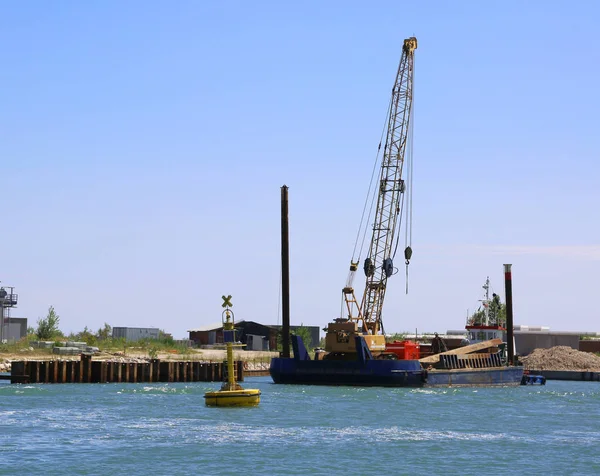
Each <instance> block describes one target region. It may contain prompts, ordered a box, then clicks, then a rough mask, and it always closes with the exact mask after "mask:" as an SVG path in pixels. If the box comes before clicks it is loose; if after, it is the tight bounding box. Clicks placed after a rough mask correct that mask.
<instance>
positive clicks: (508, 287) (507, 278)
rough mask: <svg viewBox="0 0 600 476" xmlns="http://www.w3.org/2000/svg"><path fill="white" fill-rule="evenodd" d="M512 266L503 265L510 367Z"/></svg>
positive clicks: (511, 351)
mask: <svg viewBox="0 0 600 476" xmlns="http://www.w3.org/2000/svg"><path fill="white" fill-rule="evenodd" d="M511 267H512V264H505V265H504V287H505V291H506V340H507V349H508V355H507V360H508V363H509V364H510V365H514V363H515V346H514V342H515V341H514V333H513V302H512V271H511Z"/></svg>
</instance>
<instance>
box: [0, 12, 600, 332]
mask: <svg viewBox="0 0 600 476" xmlns="http://www.w3.org/2000/svg"><path fill="white" fill-rule="evenodd" d="M599 14H600V6H599V5H598V4H597V3H596V2H592V1H581V2H576V3H573V4H569V5H567V4H566V3H564V2H550V1H545V2H542V1H537V2H534V1H532V2H467V1H464V2H452V3H451V2H426V3H425V2H371V3H370V4H367V3H366V2H341V1H340V2H335V1H330V2H318V1H306V2H266V1H258V2H231V1H222V2H195V1H189V2H185V1H180V2H155V1H144V2H141V1H131V2H75V1H59V2H29V3H27V4H23V3H8V2H5V3H2V4H0V45H1V46H0V57H1V58H2V68H1V70H0V104H1V113H0V163H1V165H2V177H3V180H2V185H1V186H0V191H1V195H0V197H1V199H2V205H3V214H4V220H3V227H2V234H1V235H2V240H1V243H2V249H3V259H2V267H1V268H0V270H1V271H0V280H1V281H2V284H3V285H9V286H15V287H16V292H18V293H19V295H20V305H19V308H18V309H16V310H15V311H14V312H13V314H12V315H13V316H24V317H28V318H29V319H30V324H35V321H36V320H37V318H39V317H43V316H44V315H45V313H46V310H47V308H48V306H50V305H53V306H54V307H55V308H56V310H57V312H58V313H59V315H60V316H61V328H62V330H63V331H65V332H70V331H78V330H81V329H83V327H84V326H88V327H89V328H92V329H97V328H99V327H101V326H102V325H103V323H104V322H107V323H109V324H110V325H112V326H153V327H160V328H162V329H165V330H166V331H167V332H171V333H172V334H173V335H174V336H175V337H185V336H187V334H186V330H187V329H190V328H193V327H198V326H201V325H205V324H208V323H212V322H215V321H218V320H220V312H221V307H220V304H221V298H220V297H221V295H222V294H232V295H233V303H234V310H235V311H236V317H237V319H247V320H255V321H258V322H263V323H266V324H271V323H276V322H278V321H279V320H280V313H279V307H280V306H279V279H280V248H279V244H280V237H279V231H280V215H279V213H280V202H279V197H280V187H281V185H283V184H287V185H288V186H289V187H290V192H289V193H290V247H291V257H290V262H291V317H292V321H293V323H297V324H300V323H303V324H305V325H318V326H321V327H324V326H325V325H326V323H327V322H328V321H329V320H330V319H332V318H334V317H338V315H339V312H340V296H341V288H342V287H343V285H344V282H345V279H346V275H347V268H348V264H349V260H350V258H351V255H352V249H353V246H354V240H355V235H356V230H357V227H358V224H359V221H360V214H361V211H362V206H363V202H364V198H365V194H366V191H367V187H368V184H369V180H370V174H371V168H372V164H373V160H374V157H375V154H376V150H377V144H378V142H379V137H380V133H381V129H382V126H383V123H384V120H385V113H386V108H387V104H388V101H389V95H390V92H391V87H392V84H393V81H394V76H395V73H396V69H397V65H398V61H399V59H400V53H401V47H402V42H403V40H404V38H407V37H409V36H413V35H414V36H416V37H417V38H418V41H419V46H418V49H417V51H416V53H415V55H416V59H415V63H416V68H415V102H414V108H415V109H414V111H415V115H414V119H415V121H414V161H415V183H414V232H413V250H414V254H413V260H412V264H411V269H410V281H409V287H410V292H409V294H408V295H405V293H404V287H405V280H404V277H403V274H404V273H403V269H401V271H402V272H401V273H399V274H398V275H396V276H394V277H393V278H391V279H390V281H389V282H388V292H387V296H386V302H385V305H384V324H385V327H386V331H388V332H402V331H411V330H414V329H415V328H417V329H418V330H419V332H421V331H445V330H446V329H459V328H462V327H463V326H464V321H465V317H466V313H467V310H468V309H470V310H473V309H474V308H475V307H476V306H477V300H478V299H480V298H481V297H482V292H483V290H482V289H481V285H483V283H484V281H485V278H486V276H489V277H490V279H491V281H492V286H493V288H494V291H496V292H500V293H501V295H502V296H503V295H504V282H503V274H502V264H503V263H512V264H513V296H514V314H515V322H516V323H518V324H529V325H548V326H550V327H551V328H552V329H553V330H590V331H600V328H599V326H598V317H599V315H598V310H597V306H595V305H594V297H595V295H596V293H597V288H596V286H597V283H598V274H599V271H600V225H599V223H598V218H597V217H598V206H599V205H600V192H599V191H598V184H599V182H600V180H599V179H600V165H598V160H597V159H598V151H599V150H600V140H599V139H598V125H599V120H598V110H600V94H599V93H598V85H599V84H600V33H598V30H597V18H599ZM362 282H363V278H362V277H360V276H359V277H358V278H357V280H356V283H355V286H356V288H357V289H358V290H360V289H361V288H362ZM359 294H360V291H359Z"/></svg>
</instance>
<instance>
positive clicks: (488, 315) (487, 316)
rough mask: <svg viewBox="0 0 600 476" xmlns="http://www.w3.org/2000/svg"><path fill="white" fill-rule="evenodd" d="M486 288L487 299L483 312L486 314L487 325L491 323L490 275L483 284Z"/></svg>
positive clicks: (484, 302) (484, 301)
mask: <svg viewBox="0 0 600 476" xmlns="http://www.w3.org/2000/svg"><path fill="white" fill-rule="evenodd" d="M483 289H485V299H484V300H483V301H482V302H483V314H484V316H485V325H486V326H489V325H490V277H489V276H488V277H487V279H486V280H485V284H484V285H483Z"/></svg>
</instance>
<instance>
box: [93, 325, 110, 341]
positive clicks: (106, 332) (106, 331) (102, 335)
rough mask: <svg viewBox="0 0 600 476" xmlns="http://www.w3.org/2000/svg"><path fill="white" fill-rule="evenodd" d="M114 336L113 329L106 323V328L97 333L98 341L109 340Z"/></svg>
mask: <svg viewBox="0 0 600 476" xmlns="http://www.w3.org/2000/svg"><path fill="white" fill-rule="evenodd" d="M111 336H112V327H111V326H110V325H108V324H107V323H106V322H105V323H104V327H101V328H100V329H98V332H96V337H97V338H98V340H107V339H108V338H110V337H111Z"/></svg>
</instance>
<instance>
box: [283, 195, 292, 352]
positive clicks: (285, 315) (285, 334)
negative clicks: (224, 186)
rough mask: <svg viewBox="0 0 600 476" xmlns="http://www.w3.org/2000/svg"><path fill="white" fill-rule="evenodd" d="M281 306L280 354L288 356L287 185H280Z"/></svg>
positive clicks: (288, 265) (288, 262) (288, 249)
mask: <svg viewBox="0 0 600 476" xmlns="http://www.w3.org/2000/svg"><path fill="white" fill-rule="evenodd" d="M281 306H282V314H283V316H282V322H281V337H282V346H283V349H282V354H281V356H282V357H283V358H288V359H289V358H290V243H289V230H288V187H287V185H284V186H283V187H281Z"/></svg>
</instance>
